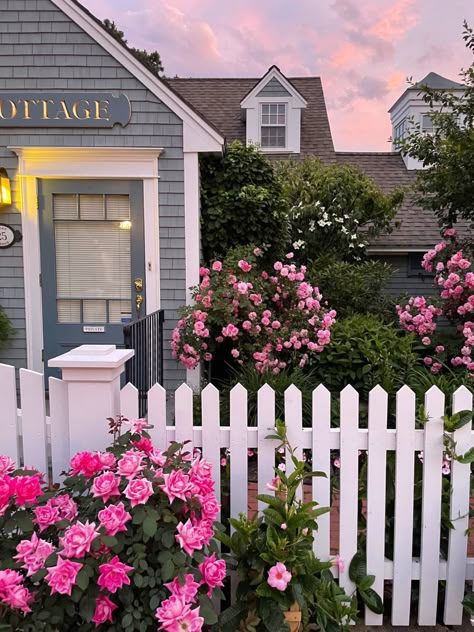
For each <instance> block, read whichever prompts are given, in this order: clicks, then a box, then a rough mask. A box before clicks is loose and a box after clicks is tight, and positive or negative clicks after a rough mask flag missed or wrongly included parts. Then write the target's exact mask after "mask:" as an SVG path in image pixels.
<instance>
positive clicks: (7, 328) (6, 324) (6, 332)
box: [0, 307, 13, 349]
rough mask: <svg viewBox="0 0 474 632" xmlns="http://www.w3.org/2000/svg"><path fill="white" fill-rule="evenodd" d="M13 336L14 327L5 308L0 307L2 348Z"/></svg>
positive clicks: (0, 344) (0, 342) (0, 345)
mask: <svg viewBox="0 0 474 632" xmlns="http://www.w3.org/2000/svg"><path fill="white" fill-rule="evenodd" d="M12 336H13V327H12V325H11V323H10V321H9V319H8V316H7V315H6V314H5V310H4V309H3V308H2V307H0V349H3V348H5V347H6V346H7V342H8V340H9V339H10V338H11V337H12Z"/></svg>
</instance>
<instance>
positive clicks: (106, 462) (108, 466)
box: [97, 452, 117, 470]
mask: <svg viewBox="0 0 474 632" xmlns="http://www.w3.org/2000/svg"><path fill="white" fill-rule="evenodd" d="M97 456H98V457H99V461H100V462H101V465H102V468H103V469H104V470H112V469H114V468H115V466H116V464H117V459H116V458H115V456H114V455H113V454H112V452H98V453H97Z"/></svg>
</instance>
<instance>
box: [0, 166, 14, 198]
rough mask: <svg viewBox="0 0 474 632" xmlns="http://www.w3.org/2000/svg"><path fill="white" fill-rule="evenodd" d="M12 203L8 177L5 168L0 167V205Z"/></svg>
mask: <svg viewBox="0 0 474 632" xmlns="http://www.w3.org/2000/svg"><path fill="white" fill-rule="evenodd" d="M11 203H12V191H11V187H10V178H9V177H8V173H7V171H6V169H3V167H0V206H10V204H11Z"/></svg>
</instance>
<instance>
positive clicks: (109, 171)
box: [9, 147, 162, 372]
mask: <svg viewBox="0 0 474 632" xmlns="http://www.w3.org/2000/svg"><path fill="white" fill-rule="evenodd" d="M9 149H10V150H11V151H13V152H14V153H15V154H16V155H17V156H18V159H19V161H18V172H17V178H18V181H19V186H18V189H19V192H20V196H21V197H20V199H19V201H18V207H19V208H20V211H21V222H22V233H23V265H24V279H25V319H26V346H27V363H28V368H29V369H32V370H34V371H38V372H43V370H44V365H43V360H42V350H43V348H44V345H43V307H42V295H41V287H40V273H41V259H40V234H39V223H38V186H37V185H38V183H37V179H38V178H54V179H57V178H67V179H70V180H75V179H102V180H103V179H107V180H109V179H119V180H124V179H127V180H131V179H137V180H143V207H144V232H145V281H146V291H147V300H146V311H147V313H151V312H153V311H155V310H157V309H160V242H159V198H158V180H159V175H158V158H159V156H160V154H161V152H162V149H158V148H153V149H140V148H136V149H135V148H129V147H123V148H122V147H119V148H113V149H103V148H90V147H87V148H85V147H82V148H55V147H9Z"/></svg>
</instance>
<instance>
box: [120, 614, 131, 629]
mask: <svg viewBox="0 0 474 632" xmlns="http://www.w3.org/2000/svg"><path fill="white" fill-rule="evenodd" d="M132 623H133V615H132V614H130V612H127V614H124V615H123V617H122V626H123V627H124V628H128V627H129V626H131V625H132Z"/></svg>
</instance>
